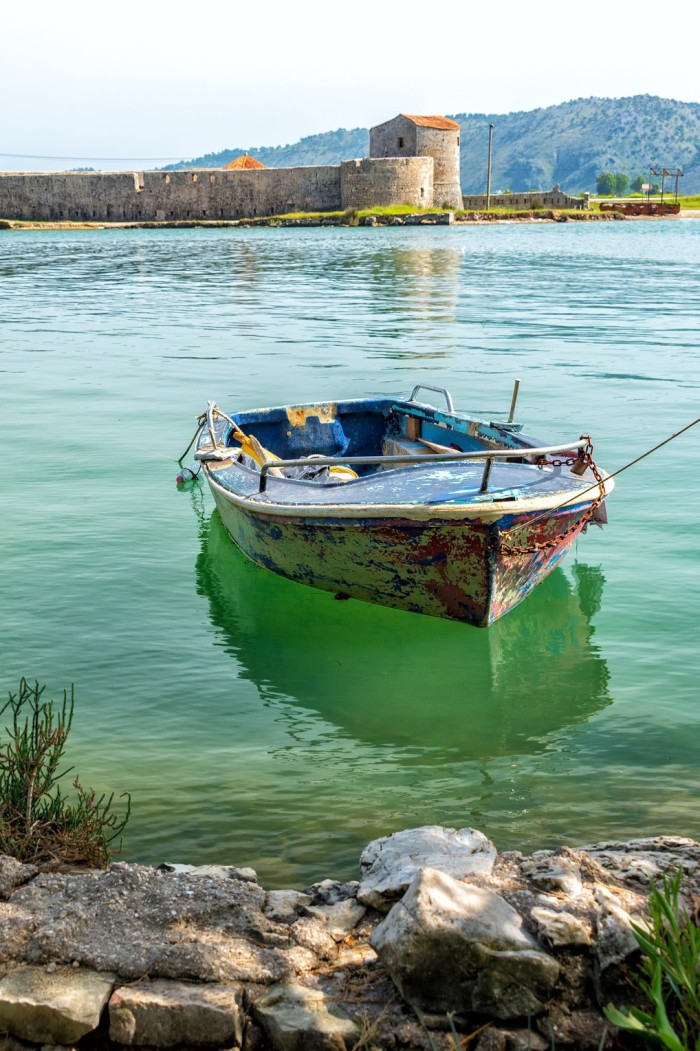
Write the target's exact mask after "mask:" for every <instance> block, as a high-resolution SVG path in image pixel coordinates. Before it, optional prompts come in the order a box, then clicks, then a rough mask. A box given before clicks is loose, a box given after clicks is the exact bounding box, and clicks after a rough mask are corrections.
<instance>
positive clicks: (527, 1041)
mask: <svg viewBox="0 0 700 1051" xmlns="http://www.w3.org/2000/svg"><path fill="white" fill-rule="evenodd" d="M679 867H682V869H683V871H684V882H683V894H684V896H685V901H686V903H687V904H688V907H689V909H692V907H693V905H694V903H696V902H697V896H698V895H700V844H698V843H696V842H694V841H693V840H691V839H683V838H678V837H659V838H656V839H639V840H633V841H631V842H626V843H604V844H598V845H596V846H594V847H585V848H581V849H576V850H572V849H568V848H563V849H560V850H556V851H550V850H546V851H537V852H536V853H534V854H532V855H531V856H529V857H524V856H523V855H522V854H520V853H518V852H516V851H510V852H506V853H502V854H498V853H497V851H496V849H495V847H494V846H493V844H492V843H491V842H490V841H489V840H488V839H487V838H486V837H485V836H484V835H482V834H481V833H480V832H477V831H475V830H474V829H461V830H459V831H455V830H454V829H445V828H441V827H439V826H428V827H424V828H419V829H413V830H409V831H405V832H400V833H397V834H396V835H393V836H389V837H386V838H384V839H380V840H376V841H375V842H373V843H370V844H369V846H368V847H367V848H366V849H365V851H364V852H363V854H362V857H361V860H360V876H361V878H360V881H359V882H350V883H339V882H335V881H332V880H324V881H323V882H321V883H317V884H314V885H313V886H312V887H308V888H307V889H306V890H304V891H298V890H273V891H265V889H264V888H263V887H261V886H260V884H259V883H258V881H257V878H256V874H255V872H254V871H253V870H252V869H246V868H234V867H226V866H204V867H198V868H196V867H193V866H187V865H162V866H160V868H158V869H154V868H149V867H146V866H142V865H130V864H123V863H120V864H115V865H112V866H111V867H110V868H109V869H108V870H106V871H90V872H85V873H77V874H75V873H73V874H67V873H39V872H37V870H36V869H35V868H34V867H33V866H31V865H22V864H20V863H19V862H18V861H16V860H14V859H12V858H8V857H4V858H0V898H1V899H2V901H1V902H0V1031H3V1032H6V1033H7V1034H8V1035H7V1036H6V1037H5V1038H4V1039H5V1042H4V1045H2V1041H1V1040H0V1047H2V1046H4V1047H5V1048H6V1049H7V1051H10V1049H20V1048H29V1047H32V1046H36V1045H39V1046H43V1047H44V1048H47V1047H52V1048H56V1047H57V1046H60V1047H72V1046H74V1045H75V1044H76V1043H77V1042H78V1041H79V1042H80V1044H79V1046H80V1047H81V1048H114V1047H120V1046H128V1047H138V1048H171V1047H181V1048H182V1047H184V1048H195V1047H210V1048H220V1049H223V1048H243V1049H245V1051H341V1049H344V1051H351V1049H354V1051H361V1049H365V1051H371V1049H399V1048H406V1049H416V1051H418V1049H421V1051H435V1049H448V1048H450V1049H456V1048H458V1047H465V1046H468V1047H469V1048H470V1049H472V1051H474V1049H475V1051H492V1049H493V1051H506V1049H521V1048H522V1049H524V1048H532V1049H540V1051H546V1049H548V1048H581V1049H586V1048H591V1049H597V1048H601V1047H609V1048H613V1047H633V1046H635V1045H634V1044H633V1043H631V1042H629V1038H628V1037H624V1039H623V1035H622V1034H619V1033H617V1032H616V1031H615V1030H614V1029H613V1027H610V1026H609V1025H607V1024H606V1022H605V1019H604V1016H603V1014H602V1007H603V1006H604V1005H605V1004H607V1003H609V1002H614V1003H616V1004H618V1005H623V1006H624V1005H627V1004H629V1003H630V1002H634V998H635V992H634V986H633V985H632V983H631V982H630V981H629V969H630V965H633V964H634V962H635V955H636V941H635V938H634V934H633V930H632V923H643V922H644V916H645V911H646V906H647V898H648V893H649V885H650V880H659V879H660V878H661V876H662V874H663V873H674V872H676V871H677V869H678V868H679ZM606 1027H607V1028H606ZM470 1034H474V1035H473V1039H471V1040H470V1041H468V1042H467V1041H466V1040H465V1039H464V1038H466V1037H467V1036H469V1035H470ZM625 1041H628V1042H625Z"/></svg>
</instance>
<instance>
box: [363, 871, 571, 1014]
mask: <svg viewBox="0 0 700 1051" xmlns="http://www.w3.org/2000/svg"><path fill="white" fill-rule="evenodd" d="M371 943H372V945H373V947H374V948H375V949H376V951H377V953H378V955H379V958H380V960H381V962H382V963H383V964H384V966H385V967H386V969H387V970H388V971H389V973H390V974H391V976H392V978H393V979H394V982H395V983H396V985H397V986H398V988H399V990H400V992H401V994H402V995H403V997H404V998H405V999H406V1000H408V1001H409V1002H410V1003H412V1004H413V1005H414V1006H415V1007H417V1008H418V1009H419V1010H421V1011H425V1012H428V1013H431V1014H435V1013H447V1012H448V1011H455V1012H457V1013H458V1014H463V1013H475V1014H484V1015H490V1016H492V1017H496V1018H518V1017H524V1016H526V1015H532V1014H537V1013H538V1012H540V1011H542V1010H543V1008H544V1005H545V1002H546V1000H547V999H548V997H549V996H550V994H551V992H552V989H553V988H554V985H555V983H556V981H557V978H558V976H559V966H558V964H557V963H556V962H555V961H554V960H553V959H552V957H551V956H549V955H548V954H547V953H546V952H544V951H543V950H542V949H541V947H540V946H539V945H538V943H537V942H536V941H535V939H534V938H533V937H532V936H531V935H530V934H528V933H527V932H526V931H525V930H523V926H522V918H521V916H520V914H519V913H518V912H517V911H516V910H515V909H514V908H512V906H510V905H509V904H508V903H507V902H506V901H504V899H503V898H501V897H500V895H499V894H496V893H495V891H492V890H488V889H486V888H484V887H476V886H473V885H471V884H466V883H459V882H458V881H457V880H455V879H453V878H452V877H451V876H447V875H445V874H444V873H443V872H437V871H435V870H434V869H423V870H422V871H421V872H419V873H418V875H417V876H416V877H415V879H414V880H413V882H412V883H411V885H410V887H409V888H408V890H407V892H406V894H405V895H404V898H403V900H402V901H401V902H399V903H398V904H397V905H395V906H394V907H393V909H392V910H391V912H390V913H389V915H388V916H387V917H386V918H385V919H384V920H382V922H381V923H380V924H379V926H378V927H377V929H376V931H375V932H374V934H373V936H372V938H371Z"/></svg>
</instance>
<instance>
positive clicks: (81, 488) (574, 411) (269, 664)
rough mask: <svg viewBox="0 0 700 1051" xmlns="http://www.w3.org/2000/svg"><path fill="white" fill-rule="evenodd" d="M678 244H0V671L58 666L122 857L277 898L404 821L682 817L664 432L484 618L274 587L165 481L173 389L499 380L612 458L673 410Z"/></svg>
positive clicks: (681, 324)
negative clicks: (540, 579)
mask: <svg viewBox="0 0 700 1051" xmlns="http://www.w3.org/2000/svg"><path fill="white" fill-rule="evenodd" d="M699 262H700V222H696V223H693V222H692V221H687V222H684V221H665V222H655V223H631V222H630V223H610V224H574V223H568V224H557V225H544V224H543V225H542V226H541V227H539V226H527V227H518V226H512V227H511V226H498V227H493V228H491V229H480V228H476V227H469V228H464V229H409V228H403V229H398V228H397V229H381V230H373V229H370V230H364V229H360V230H300V231H287V230H248V231H239V230H223V231H205V230H190V231H176V230H167V231H162V232H159V231H127V230H115V231H84V232H83V231H79V232H65V231H64V232H58V231H47V232H34V231H28V232H12V231H7V232H3V233H2V234H0V336H1V337H2V341H1V343H0V408H1V413H0V428H1V430H2V436H3V442H2V448H3V456H2V468H1V472H2V473H1V476H0V477H1V486H0V531H1V532H0V537H1V543H2V574H1V577H0V626H1V631H0V654H1V657H2V661H1V664H0V668H1V671H2V674H1V675H0V687H1V688H2V691H3V693H6V692H7V690H9V689H12V688H14V686H15V685H16V683H17V681H18V679H19V677H20V676H21V675H23V674H24V675H27V676H28V677H31V678H34V677H36V678H38V679H39V680H40V681H42V682H46V683H48V685H49V690H50V691H51V692H53V693H54V694H58V693H60V691H61V690H62V688H63V687H64V686H67V685H70V683H71V682H75V684H76V693H77V713H76V720H75V726H74V730H73V734H72V738H71V741H70V758H71V760H72V761H73V763H74V764H75V766H76V768H77V769H78V770H79V771H80V774H81V777H82V778H83V780H84V781H86V782H89V783H92V784H93V785H94V786H95V787H96V788H99V789H100V790H103V789H110V790H111V789H115V790H116V791H117V792H119V791H121V790H123V789H128V790H129V791H130V792H131V793H132V796H133V817H132V820H131V823H130V825H129V828H128V832H127V836H126V839H125V843H124V856H125V857H126V858H127V859H138V860H143V861H149V862H160V861H162V860H171V861H172V860H180V861H185V860H186V861H192V862H205V861H221V862H229V863H235V864H250V865H253V866H254V867H256V868H257V869H258V871H259V873H260V876H261V878H262V879H263V880H264V881H265V882H266V883H267V884H268V885H270V886H284V885H296V886H299V885H304V884H306V883H308V882H310V881H311V880H313V879H316V878H320V877H322V876H327V875H328V876H338V877H351V876H354V875H355V874H356V870H357V858H358V855H359V852H360V850H361V848H362V846H363V845H364V844H365V843H366V842H368V841H369V840H370V839H371V838H373V837H374V836H377V835H381V834H385V833H387V832H390V831H394V830H396V829H399V828H405V827H408V826H413V825H418V824H424V823H429V822H439V823H442V824H446V825H457V826H462V825H473V826H475V827H477V828H479V829H481V830H482V831H484V832H486V833H487V834H488V835H490V836H491V837H492V838H493V839H494V840H495V842H496V844H497V846H498V847H499V848H501V849H506V848H511V847H520V848H523V849H534V848H537V847H542V846H548V845H556V844H559V843H564V842H567V843H571V844H576V843H579V844H580V843H585V842H591V841H595V840H601V839H604V838H607V837H611V836H631V835H638V834H651V833H658V832H669V833H682V834H686V835H692V836H696V837H699V836H700V809H699V808H698V805H697V788H698V767H699V761H700V734H699V730H700V676H699V671H700V668H699V665H700V661H699V658H698V625H699V624H700V560H699V558H698V550H699V544H698V523H699V522H700V488H699V487H698V485H697V484H696V480H697V475H698V461H699V458H700V427H699V428H698V429H697V431H692V432H690V433H689V434H688V435H686V436H685V437H684V438H682V439H680V440H679V441H678V442H676V443H674V444H673V445H671V446H670V447H668V448H666V449H664V450H662V451H661V452H659V453H658V454H656V456H654V457H652V458H650V459H649V460H646V461H644V463H643V464H641V465H640V466H639V467H637V468H635V469H633V470H632V471H630V472H629V473H627V474H625V475H623V476H622V478H621V479H620V482H619V486H618V488H617V490H616V492H615V494H614V496H613V497H612V498H611V500H610V501H609V515H610V525H609V526H608V527H607V528H606V529H605V530H604V531H602V532H601V531H599V530H597V529H592V530H591V531H590V532H589V533H588V534H587V535H586V536H584V537H583V538H582V539H581V540H580V541H579V543H578V545H577V547H576V550H575V552H572V554H571V555H570V556H569V559H568V561H567V562H566V563H565V567H564V569H563V570H558V571H556V572H555V573H554V574H552V576H551V577H550V578H549V579H548V580H547V581H546V582H545V583H544V584H543V586H542V587H541V588H540V589H539V590H538V591H537V592H536V593H535V594H534V595H533V596H532V597H531V598H529V599H528V600H527V602H526V603H524V604H523V605H522V606H521V607H519V608H518V609H517V610H515V611H514V612H513V613H512V614H510V615H509V616H508V617H506V618H505V619H504V620H503V621H501V622H499V623H498V624H496V625H495V626H494V627H493V628H491V629H489V630H488V631H481V630H478V629H473V628H469V627H467V626H464V625H460V624H456V623H450V622H447V621H439V620H434V619H432V618H426V617H419V616H416V615H412V614H407V613H402V612H398V611H392V610H388V609H382V608H380V607H375V606H368V605H364V604H362V603H359V602H354V601H350V602H336V601H335V600H334V598H333V596H332V595H328V594H324V593H321V592H315V591H313V590H311V589H308V588H304V587H302V586H300V585H295V584H292V583H289V582H287V581H284V580H281V579H278V578H276V577H274V576H272V575H271V574H269V573H267V572H266V571H264V570H261V569H258V568H256V567H254V566H252V565H250V564H249V563H247V562H246V561H245V559H244V558H243V557H242V556H241V555H240V554H239V553H238V552H237V551H236V549H235V548H234V547H233V546H232V545H231V544H230V543H229V541H228V539H227V537H226V535H225V534H224V532H223V530H222V528H221V525H220V523H219V521H218V518H217V517H216V516H215V515H214V514H213V504H212V501H211V498H210V496H209V494H208V492H205V491H204V490H202V489H199V488H195V489H194V490H192V491H190V492H178V491H177V489H176V486H175V474H176V471H177V467H176V464H175V461H176V459H177V457H178V455H179V454H180V453H181V452H182V450H183V449H184V447H185V446H186V445H187V442H188V441H189V439H190V437H191V435H192V432H193V430H194V426H195V423H194V417H195V415H196V414H197V413H199V412H200V411H201V410H202V409H203V408H204V407H205V404H206V400H207V399H208V398H213V399H215V400H216V401H217V402H218V403H219V404H220V405H222V406H223V407H225V408H227V409H229V410H230V409H237V408H243V407H252V406H258V405H267V404H280V403H285V402H290V401H298V400H312V399H318V400H321V399H324V400H325V399H333V398H338V397H343V398H344V397H354V396H357V397H361V396H364V395H373V394H395V393H407V392H409V391H410V390H411V388H412V387H413V385H414V384H415V383H418V382H420V381H425V382H428V383H437V384H438V385H444V386H447V387H449V388H450V390H451V391H452V393H453V396H454V399H455V403H456V404H457V405H458V406H460V407H462V408H465V409H471V410H474V411H482V410H483V411H485V412H486V413H487V414H488V413H489V412H492V413H493V414H494V415H495V414H498V415H501V414H502V413H503V411H504V409H507V406H508V403H509V398H510V390H511V386H512V380H513V378H514V377H515V376H519V377H520V378H521V380H522V393H521V398H520V412H519V416H520V418H521V419H522V420H523V422H525V423H526V424H527V429H528V430H529V431H530V432H531V433H533V434H535V435H536V436H537V437H540V438H542V439H543V440H545V439H546V440H547V441H548V442H549V441H550V440H551V441H555V440H559V439H568V438H578V436H579V435H580V434H581V433H591V434H592V435H593V438H594V442H595V445H596V456H597V459H598V460H599V462H600V463H602V464H603V465H604V466H605V467H606V468H607V469H608V470H613V469H615V468H617V467H619V466H621V465H622V464H624V463H625V462H626V461H628V460H630V459H632V457H633V456H635V455H636V454H638V453H640V452H642V451H644V450H645V449H647V448H648V447H650V446H651V445H653V444H654V443H655V442H657V441H659V440H660V439H662V438H664V437H666V436H667V435H668V434H670V433H671V432H672V431H674V430H675V429H677V428H678V427H679V426H682V425H683V424H684V423H686V422H689V421H690V420H691V419H693V418H695V417H696V416H698V415H699V413H698V405H699V403H700V398H699V396H698V395H699V392H700V356H699V353H698V350H699V343H700V331H699V328H700V326H699V324H698V317H699V314H700V267H699V266H698V263H699Z"/></svg>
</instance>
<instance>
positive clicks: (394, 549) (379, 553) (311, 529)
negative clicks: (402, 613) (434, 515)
mask: <svg viewBox="0 0 700 1051" xmlns="http://www.w3.org/2000/svg"><path fill="white" fill-rule="evenodd" d="M212 491H213V493H214V497H215V500H216V505H217V508H218V510H219V514H220V515H221V518H222V521H223V523H224V525H225V526H226V529H227V531H228V533H229V535H230V536H231V538H232V539H233V540H234V542H235V543H236V544H237V545H238V547H239V548H240V549H241V551H243V553H244V554H245V555H247V556H248V558H250V559H251V561H253V562H255V563H257V564H258V565H260V566H263V567H265V568H266V569H270V570H272V571H273V572H275V573H279V574H280V575H281V576H284V577H288V578H289V579H290V580H295V581H297V582H298V583H301V584H308V585H310V586H312V587H316V588H321V589H322V590H325V591H331V592H335V593H344V594H346V595H350V596H352V597H353V598H358V599H363V600H364V601H366V602H375V603H378V604H380V605H384V606H391V607H394V608H396V609H403V610H408V611H410V612H412V613H423V614H427V615H429V616H434V617H446V618H449V619H452V620H460V621H465V622H467V623H469V624H474V625H476V626H479V627H487V626H488V625H489V624H492V623H493V622H494V621H495V620H498V618H499V617H502V616H504V614H506V613H508V612H509V611H510V610H511V609H513V608H514V607H515V606H517V605H518V604H519V603H520V602H522V601H523V599H525V598H526V597H527V596H528V595H529V593H530V592H531V591H532V590H533V588H535V587H536V586H537V585H538V584H539V583H540V582H541V581H542V580H544V578H545V577H546V576H547V575H548V574H549V573H550V572H551V571H552V570H553V569H554V568H555V566H557V565H558V564H559V563H560V562H561V560H562V558H563V557H564V555H565V554H566V552H567V551H568V550H569V548H570V547H571V546H572V544H573V543H574V542H575V540H576V538H577V537H578V535H579V533H580V531H581V529H582V528H583V525H584V523H583V522H581V524H580V526H579V528H576V525H575V524H576V522H577V521H578V520H579V519H580V518H581V516H582V514H583V512H584V511H585V510H586V507H587V506H588V505H580V506H578V507H573V508H571V507H567V508H565V509H563V510H562V511H560V512H557V513H554V514H553V515H552V516H551V517H549V518H547V519H546V520H542V519H541V518H540V519H539V520H538V521H537V522H536V523H535V524H534V525H531V524H529V522H528V519H533V518H535V517H536V516H535V515H520V516H518V517H517V518H514V517H509V516H504V518H502V519H501V520H499V521H498V522H496V523H485V522H479V521H474V520H468V521H465V520H455V519H448V520H440V519H433V520H428V521H414V520H408V519H402V518H386V517H382V518H354V519H334V518H329V517H323V518H318V519H314V518H313V517H303V518H300V517H299V516H284V515H280V514H275V515H270V514H265V513H259V512H257V511H253V510H250V509H246V510H245V511H242V510H241V509H240V508H239V507H236V506H235V505H234V504H232V503H231V501H229V500H228V499H227V497H226V494H225V493H222V492H221V491H220V490H217V488H216V487H212ZM513 526H516V527H517V528H516V529H515V531H514V532H513V533H511V534H510V536H509V539H510V541H511V542H516V543H517V545H518V546H519V547H526V546H532V545H534V544H535V543H540V542H542V541H543V540H549V539H553V538H555V537H558V536H561V535H562V534H563V533H565V532H567V535H566V537H565V538H563V539H562V540H561V543H560V544H557V545H556V546H554V547H551V548H546V549H543V550H539V551H537V552H534V553H532V554H526V555H521V554H508V553H507V552H506V551H504V550H500V537H501V530H502V529H509V530H510V529H512V528H513ZM572 526H573V527H574V528H573V529H572V530H571V532H568V530H569V528H570V527H572Z"/></svg>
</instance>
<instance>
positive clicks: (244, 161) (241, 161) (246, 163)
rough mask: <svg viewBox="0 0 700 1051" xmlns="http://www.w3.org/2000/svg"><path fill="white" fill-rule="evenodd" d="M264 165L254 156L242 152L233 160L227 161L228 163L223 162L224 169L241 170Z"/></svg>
mask: <svg viewBox="0 0 700 1051" xmlns="http://www.w3.org/2000/svg"><path fill="white" fill-rule="evenodd" d="M264 167H265V165H264V164H261V162H260V161H256V159H255V157H251V156H250V154H249V153H242V154H241V156H240V157H236V159H235V160H233V161H229V163H228V164H225V165H224V171H242V170H248V169H252V168H264Z"/></svg>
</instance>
